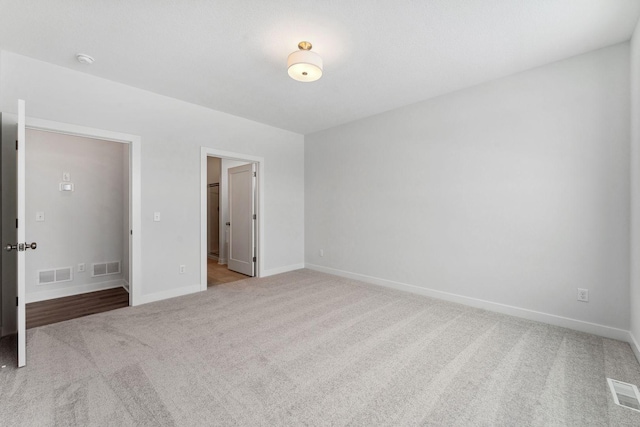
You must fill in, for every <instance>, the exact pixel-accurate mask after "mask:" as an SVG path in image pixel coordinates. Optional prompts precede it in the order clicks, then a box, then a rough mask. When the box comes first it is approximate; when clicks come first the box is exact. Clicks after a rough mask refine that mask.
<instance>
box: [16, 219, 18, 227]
mask: <svg viewBox="0 0 640 427" xmlns="http://www.w3.org/2000/svg"><path fill="white" fill-rule="evenodd" d="M16 228H18V218H16Z"/></svg>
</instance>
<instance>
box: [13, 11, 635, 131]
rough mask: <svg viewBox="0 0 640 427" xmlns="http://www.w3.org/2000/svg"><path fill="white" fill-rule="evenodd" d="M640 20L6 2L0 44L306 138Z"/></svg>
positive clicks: (579, 49) (511, 69) (594, 45)
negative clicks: (317, 69)
mask: <svg viewBox="0 0 640 427" xmlns="http://www.w3.org/2000/svg"><path fill="white" fill-rule="evenodd" d="M639 14H640V0H395V1H374V0H360V1H350V0H343V1H338V0H331V1H329V0H314V1H308V0H270V1H265V0H236V1H224V0H182V1H180V0H130V1H125V0H119V1H118V0H56V1H51V0H0V49H3V50H8V51H11V52H15V53H18V54H22V55H26V56H29V57H32V58H36V59H40V60H43V61H47V62H50V63H53V64H57V65H60V66H63V67H68V68H72V69H75V70H79V71H82V72H86V73H89V74H93V75H96V76H100V77H104V78H107V79H110V80H114V81H117V82H121V83H125V84H128V85H131V86H135V87H139V88H142V89H147V90H150V91H153V92H156V93H159V94H163V95H167V96H171V97H174V98H178V99H182V100H185V101H188V102H192V103H195V104H199V105H202V106H206V107H209V108H212V109H215V110H219V111H224V112H227V113H230V114H234V115H237V116H241V117H246V118H248V119H251V120H255V121H258V122H263V123H267V124H270V125H273V126H276V127H280V128H283V129H288V130H291V131H294V132H298V133H303V134H306V133H311V132H314V131H318V130H321V129H326V128H329V127H333V126H336V125H339V124H342V123H346V122H349V121H352V120H356V119H359V118H362V117H366V116H370V115H373V114H377V113H381V112H383V111H388V110H391V109H394V108H397V107H400V106H404V105H407V104H411V103H415V102H418V101H421V100H424V99H427V98H431V97H434V96H438V95H441V94H444V93H447V92H451V91H455V90H458V89H462V88H465V87H469V86H472V85H475V84H478V83H482V82H486V81H489V80H493V79H496V78H499V77H503V76H506V75H509V74H513V73H516V72H519V71H523V70H526V69H530V68H533V67H537V66H540V65H543V64H547V63H550V62H553V61H557V60H560V59H563V58H567V57H570V56H574V55H578V54H581V53H584V52H588V51H591V50H594V49H598V48H602V47H606V46H610V45H613V44H616V43H620V42H623V41H626V40H628V39H629V38H630V36H631V34H632V32H633V28H634V26H635V24H636V22H637V21H638V16H639ZM301 40H308V41H310V42H311V43H313V50H314V51H315V52H317V53H318V54H320V55H321V56H322V58H323V59H324V70H325V72H324V75H323V77H322V78H321V79H320V80H318V81H317V82H315V83H300V82H296V81H294V80H292V79H291V78H289V77H288V75H287V70H286V62H287V55H288V54H289V53H290V52H292V51H294V50H296V49H297V44H298V42H299V41H301ZM79 52H82V53H87V54H89V55H92V56H94V57H95V59H96V62H95V63H94V64H93V65H92V66H83V65H81V64H79V63H77V62H76V61H75V54H76V53H79Z"/></svg>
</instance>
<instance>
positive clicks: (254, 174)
mask: <svg viewBox="0 0 640 427" xmlns="http://www.w3.org/2000/svg"><path fill="white" fill-rule="evenodd" d="M17 143H18V141H16V144H17ZM253 176H258V175H256V172H254V173H253Z"/></svg>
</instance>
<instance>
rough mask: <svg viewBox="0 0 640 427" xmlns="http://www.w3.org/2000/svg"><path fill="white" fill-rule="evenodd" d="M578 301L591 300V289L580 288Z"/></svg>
mask: <svg viewBox="0 0 640 427" xmlns="http://www.w3.org/2000/svg"><path fill="white" fill-rule="evenodd" d="M578 301H583V302H589V289H583V288H578Z"/></svg>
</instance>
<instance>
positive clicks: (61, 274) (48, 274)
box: [38, 267, 73, 285]
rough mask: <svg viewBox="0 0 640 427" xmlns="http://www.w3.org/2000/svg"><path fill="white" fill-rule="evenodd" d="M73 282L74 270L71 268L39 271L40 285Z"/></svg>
mask: <svg viewBox="0 0 640 427" xmlns="http://www.w3.org/2000/svg"><path fill="white" fill-rule="evenodd" d="M72 280H73V269H72V268H71V267H60V268H54V269H51V270H39V271H38V285H50V284H52V283H60V282H70V281H72Z"/></svg>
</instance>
